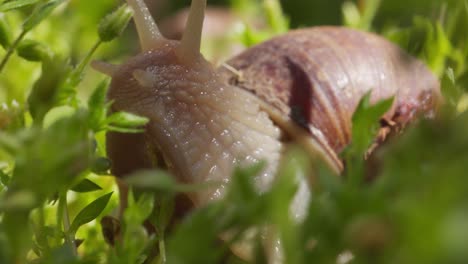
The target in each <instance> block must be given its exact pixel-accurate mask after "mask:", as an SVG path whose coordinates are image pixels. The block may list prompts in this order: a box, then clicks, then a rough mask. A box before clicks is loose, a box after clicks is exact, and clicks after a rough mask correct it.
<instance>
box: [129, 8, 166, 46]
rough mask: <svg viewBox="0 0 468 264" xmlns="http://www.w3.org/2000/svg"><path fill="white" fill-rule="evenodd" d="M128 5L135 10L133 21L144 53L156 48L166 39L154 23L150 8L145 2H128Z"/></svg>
mask: <svg viewBox="0 0 468 264" xmlns="http://www.w3.org/2000/svg"><path fill="white" fill-rule="evenodd" d="M127 3H128V4H129V5H130V7H131V8H132V9H133V12H134V14H133V20H134V21H135V25H136V28H137V31H138V37H139V38H140V45H141V49H142V50H143V51H148V50H151V49H152V48H154V46H155V45H157V43H158V42H160V41H161V40H163V39H164V37H163V36H162V35H161V32H160V31H159V28H158V26H157V25H156V23H155V22H154V19H153V17H152V16H151V14H150V12H149V10H148V7H147V6H146V4H145V2H144V1H143V0H127Z"/></svg>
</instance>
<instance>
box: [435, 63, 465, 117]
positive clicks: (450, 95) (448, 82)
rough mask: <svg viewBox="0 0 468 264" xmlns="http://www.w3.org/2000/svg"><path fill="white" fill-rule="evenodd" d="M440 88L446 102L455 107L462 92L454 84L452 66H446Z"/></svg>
mask: <svg viewBox="0 0 468 264" xmlns="http://www.w3.org/2000/svg"><path fill="white" fill-rule="evenodd" d="M440 88H441V91H442V94H443V96H444V98H445V100H447V103H449V105H451V106H452V107H453V108H454V109H455V108H456V107H457V105H458V102H459V101H460V98H461V96H462V95H463V92H462V91H461V89H460V88H459V87H458V86H457V85H456V80H455V73H454V72H453V69H452V68H448V69H447V71H446V72H445V74H444V76H443V78H442V81H441V85H440Z"/></svg>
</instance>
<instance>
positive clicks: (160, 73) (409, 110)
mask: <svg viewBox="0 0 468 264" xmlns="http://www.w3.org/2000/svg"><path fill="white" fill-rule="evenodd" d="M127 2H128V4H129V5H130V6H131V7H132V8H133V10H134V21H135V24H136V28H137V31H138V35H139V39H140V45H141V49H142V51H141V53H139V54H137V55H136V56H134V57H132V58H130V59H128V60H127V61H126V62H125V63H123V64H122V65H118V66H115V65H110V64H107V63H104V62H95V63H94V64H93V66H94V67H95V69H97V70H98V71H101V72H102V73H104V74H107V75H110V76H111V77H112V82H111V85H110V88H109V92H108V99H109V100H110V101H112V102H113V104H112V106H111V111H127V112H131V113H134V114H137V115H141V116H145V117H147V118H148V119H149V120H150V121H149V123H148V124H147V125H146V127H145V131H144V133H141V134H122V133H114V132H112V133H108V135H107V151H108V156H109V158H110V159H111V160H112V168H111V170H112V173H113V174H114V175H116V176H117V177H125V175H127V174H129V173H131V172H133V171H136V170H139V169H142V168H151V167H154V166H155V163H156V162H155V160H158V159H161V160H164V164H165V165H166V166H167V167H168V169H169V170H170V171H171V172H172V174H173V175H174V176H175V177H176V178H177V180H179V181H181V182H186V183H207V182H209V183H212V184H211V185H210V186H213V187H211V188H207V189H203V190H201V191H199V192H197V193H189V194H187V196H188V197H189V199H190V200H191V202H192V203H193V206H202V205H204V204H206V203H209V202H210V201H212V200H216V199H219V198H221V197H222V196H223V194H224V192H225V190H226V188H227V186H228V185H229V182H230V177H231V174H232V171H233V169H234V168H235V167H236V166H242V165H249V164H253V163H256V162H258V161H261V160H264V161H266V164H267V165H266V168H265V169H264V171H262V172H261V173H260V174H259V175H257V176H255V178H254V182H255V184H256V187H257V189H258V191H259V192H263V191H265V190H267V189H268V188H269V186H270V185H271V183H272V181H273V180H274V176H275V172H276V170H277V167H278V163H279V161H280V159H281V156H282V152H283V148H284V145H285V142H282V139H283V138H288V139H289V140H291V141H293V142H296V143H298V144H300V145H301V146H303V147H304V148H305V149H306V150H307V151H308V152H309V153H310V154H311V156H312V157H314V158H316V159H318V160H321V161H323V162H324V163H325V164H327V165H328V166H329V167H330V169H331V170H332V171H334V172H336V174H339V173H340V172H341V170H342V166H343V165H342V161H341V160H340V159H339V158H338V157H339V156H338V153H339V152H340V151H341V150H342V149H343V148H344V147H345V146H346V145H347V144H349V141H350V138H351V118H352V113H353V112H354V110H355V108H356V107H357V104H358V102H359V100H360V99H361V97H362V96H363V95H364V94H365V93H367V92H368V91H369V90H371V89H372V97H371V102H376V101H379V100H382V99H386V98H389V97H392V96H394V97H395V100H394V102H393V105H392V107H391V109H390V110H389V111H388V112H387V113H385V115H384V116H383V117H382V118H383V119H385V120H389V121H392V122H396V123H399V124H402V125H404V124H406V123H408V122H410V121H412V120H414V119H415V118H416V117H418V116H420V115H431V114H432V113H433V111H434V109H435V108H436V106H437V101H438V98H439V83H438V81H437V79H436V78H435V77H434V75H432V73H430V71H429V70H428V69H427V68H426V66H425V65H424V64H423V63H422V62H420V61H418V60H416V59H415V58H413V57H411V56H409V55H408V54H406V53H405V52H403V51H402V50H401V49H399V48H398V47H396V46H395V45H393V44H391V43H390V42H388V41H387V40H385V39H383V38H381V37H379V36H377V35H374V34H370V33H364V32H360V31H356V30H351V29H346V28H342V27H316V28H308V29H301V30H297V31H292V32H290V33H287V34H285V35H283V36H279V37H276V38H273V39H271V40H268V41H266V42H264V43H261V44H259V45H257V46H255V47H253V48H251V49H249V50H246V51H245V52H243V53H241V54H240V55H238V56H236V57H234V58H232V59H230V60H228V61H227V64H228V65H229V66H230V67H229V68H231V67H232V68H234V69H235V71H233V70H232V68H231V70H228V69H227V68H226V67H221V68H219V69H216V68H215V67H214V66H213V65H212V64H210V63H209V62H208V61H206V60H205V59H204V58H203V56H202V55H201V54H200V40H201V32H202V24H203V17H204V10H205V6H206V0H192V5H191V8H190V13H189V16H188V20H187V23H186V29H185V31H184V34H183V36H182V40H181V41H174V40H168V39H165V38H164V37H163V36H162V35H161V33H160V32H159V29H158V26H157V25H156V23H155V22H154V21H153V18H152V17H151V15H150V14H149V12H148V9H147V7H146V6H145V4H144V2H143V0H127ZM237 72H240V73H241V74H242V78H239V76H238V75H237V74H236V73H237ZM297 180H298V184H299V190H298V192H297V193H296V197H295V198H294V200H293V203H292V204H291V216H292V217H293V218H294V219H296V220H297V221H301V219H303V217H304V216H305V213H306V210H307V205H308V203H309V200H310V197H311V193H310V189H309V186H308V184H307V181H306V179H304V177H302V176H300V175H297ZM120 187H122V190H124V186H122V185H121V186H120ZM122 193H124V192H122ZM270 231H271V230H267V231H265V236H264V237H265V241H263V242H264V246H265V249H266V251H267V253H266V254H267V256H268V262H269V263H282V262H283V260H282V254H281V246H280V241H279V239H278V238H277V237H276V236H275V235H272V234H271V233H270ZM220 235H221V236H223V235H222V234H220ZM249 247H250V246H249V245H247V244H242V243H241V245H239V246H235V247H233V248H232V250H233V251H234V252H235V253H236V254H238V255H240V256H241V257H243V258H249Z"/></svg>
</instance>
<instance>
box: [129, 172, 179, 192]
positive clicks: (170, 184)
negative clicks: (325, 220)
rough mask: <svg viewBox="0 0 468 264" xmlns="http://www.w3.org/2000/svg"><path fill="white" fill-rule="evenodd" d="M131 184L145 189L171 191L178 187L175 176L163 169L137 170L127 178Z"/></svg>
mask: <svg viewBox="0 0 468 264" xmlns="http://www.w3.org/2000/svg"><path fill="white" fill-rule="evenodd" d="M125 182H126V183H127V184H129V185H130V186H133V187H136V188H140V189H143V190H153V191H166V192H167V191H170V192H173V191H175V189H176V185H177V182H176V181H175V180H174V177H172V176H171V175H169V174H168V173H167V172H165V171H162V170H143V171H138V172H135V173H133V174H131V175H129V176H128V177H126V178H125Z"/></svg>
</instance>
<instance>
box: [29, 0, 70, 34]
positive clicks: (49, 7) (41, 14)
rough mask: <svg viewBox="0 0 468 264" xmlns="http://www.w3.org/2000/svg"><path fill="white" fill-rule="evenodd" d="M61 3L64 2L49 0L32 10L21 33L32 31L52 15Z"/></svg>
mask: <svg viewBox="0 0 468 264" xmlns="http://www.w3.org/2000/svg"><path fill="white" fill-rule="evenodd" d="M62 2H64V0H51V1H48V2H47V3H44V4H41V5H40V6H39V7H37V8H36V9H34V11H33V13H32V14H31V15H30V16H29V17H28V18H27V19H26V20H25V21H24V23H23V31H25V32H27V31H30V30H31V29H33V28H34V27H35V26H37V25H38V24H39V23H41V22H42V20H44V19H45V18H47V17H48V16H49V14H50V13H52V11H53V10H54V9H55V8H56V7H57V6H58V5H60V4H61V3H62Z"/></svg>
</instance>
